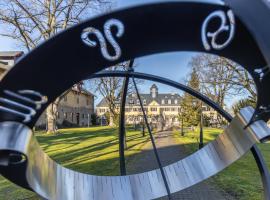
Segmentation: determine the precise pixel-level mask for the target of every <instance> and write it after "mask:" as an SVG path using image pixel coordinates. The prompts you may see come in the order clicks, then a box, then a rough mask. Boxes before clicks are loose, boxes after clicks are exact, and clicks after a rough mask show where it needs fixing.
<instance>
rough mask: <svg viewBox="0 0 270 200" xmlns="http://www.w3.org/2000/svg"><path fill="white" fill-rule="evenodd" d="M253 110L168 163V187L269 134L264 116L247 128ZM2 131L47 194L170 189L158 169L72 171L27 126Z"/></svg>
mask: <svg viewBox="0 0 270 200" xmlns="http://www.w3.org/2000/svg"><path fill="white" fill-rule="evenodd" d="M252 114H253V110H252V109H251V108H245V109H244V110H242V112H240V114H239V115H237V116H236V117H235V118H234V119H233V121H232V122H231V124H230V125H229V126H228V127H227V128H226V129H225V131H224V133H223V134H220V135H219V136H218V137H217V138H216V140H215V141H213V142H211V143H209V144H208V145H206V146H205V147H204V148H202V149H200V150H199V151H197V152H195V153H193V154H192V155H190V156H188V157H186V158H184V159H182V160H180V161H178V162H176V163H173V164H171V165H168V166H166V167H164V172H165V175H166V178H167V180H168V183H169V187H170V190H171V191H172V192H177V191H180V190H183V189H185V188H188V187H191V186H192V185H194V184H196V183H199V182H201V181H203V180H205V179H207V178H209V177H211V176H213V175H215V174H217V173H218V172H220V171H222V170H223V169H224V168H225V167H227V166H229V165H230V164H232V163H233V162H235V161H236V160H238V159H239V158H240V157H241V156H243V155H244V154H245V153H246V152H247V151H248V150H249V149H250V148H251V147H252V146H253V144H255V143H256V141H257V140H261V139H262V138H266V137H269V136H270V131H269V128H268V127H267V126H266V125H265V123H264V122H262V121H258V122H255V123H254V124H252V125H251V126H250V127H249V128H247V129H245V126H246V124H247V123H248V120H249V119H250V118H251V115H252ZM0 130H1V131H0V138H1V142H0V151H1V150H7V149H8V150H13V151H18V152H21V153H23V154H25V155H26V156H27V159H28V166H27V170H26V174H25V176H26V178H27V181H28V183H29V185H30V186H31V188H32V189H33V190H34V191H35V192H36V193H38V194H39V195H41V196H42V197H44V198H47V199H50V200H67V199H72V200H73V199H75V200H82V199H83V200H85V199H93V200H110V199H111V200H116V199H117V200H143V199H155V198H159V197H161V196H165V195H166V194H167V193H166V188H165V186H164V182H163V181H162V180H163V179H162V177H161V173H160V171H159V170H158V169H157V170H152V171H149V172H145V173H141V174H134V175H129V176H93V175H87V174H83V173H79V172H74V171H72V170H69V169H66V168H64V167H62V166H60V165H58V164H57V163H55V162H54V161H53V160H52V159H50V158H49V157H48V156H47V155H46V154H45V153H44V152H43V151H42V150H41V148H40V146H39V144H38V142H37V141H36V139H35V137H33V135H32V132H31V130H30V129H29V128H27V127H26V126H24V125H21V124H19V123H16V122H3V123H0Z"/></svg>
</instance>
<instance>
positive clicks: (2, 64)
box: [0, 61, 9, 70]
mask: <svg viewBox="0 0 270 200" xmlns="http://www.w3.org/2000/svg"><path fill="white" fill-rule="evenodd" d="M8 68H9V66H8V64H6V63H4V62H1V61H0V69H3V70H7V69H8Z"/></svg>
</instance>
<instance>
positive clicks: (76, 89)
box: [72, 87, 94, 96]
mask: <svg viewBox="0 0 270 200" xmlns="http://www.w3.org/2000/svg"><path fill="white" fill-rule="evenodd" d="M72 91H76V92H81V93H83V94H86V95H88V96H94V95H93V94H92V93H91V92H89V91H87V90H86V89H84V88H81V89H80V91H79V89H78V88H76V87H72Z"/></svg>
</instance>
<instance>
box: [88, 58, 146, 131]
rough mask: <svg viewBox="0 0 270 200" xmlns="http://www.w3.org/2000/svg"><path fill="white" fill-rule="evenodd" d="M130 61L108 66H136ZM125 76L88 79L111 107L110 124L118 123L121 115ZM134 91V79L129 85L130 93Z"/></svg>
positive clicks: (138, 81) (112, 67) (116, 67)
mask: <svg viewBox="0 0 270 200" xmlns="http://www.w3.org/2000/svg"><path fill="white" fill-rule="evenodd" d="M130 63H131V62H130V61H127V62H123V63H119V64H118V65H115V66H111V67H108V68H106V70H109V71H116V70H124V71H126V70H128V68H129V67H133V68H134V67H136V66H129V65H130ZM123 80H124V79H123V78H119V77H102V78H96V79H94V80H88V81H87V82H88V84H89V85H92V86H94V90H95V92H98V93H99V94H100V95H101V96H102V97H103V98H104V100H105V101H106V103H107V105H108V109H109V117H110V120H109V122H110V124H109V125H110V126H114V125H115V124H116V125H117V124H118V123H116V121H117V120H118V117H119V112H120V110H119V104H120V101H121V93H122V86H123ZM136 83H137V84H140V83H142V80H136ZM132 92H134V85H133V84H132V81H129V85H128V94H130V93H132Z"/></svg>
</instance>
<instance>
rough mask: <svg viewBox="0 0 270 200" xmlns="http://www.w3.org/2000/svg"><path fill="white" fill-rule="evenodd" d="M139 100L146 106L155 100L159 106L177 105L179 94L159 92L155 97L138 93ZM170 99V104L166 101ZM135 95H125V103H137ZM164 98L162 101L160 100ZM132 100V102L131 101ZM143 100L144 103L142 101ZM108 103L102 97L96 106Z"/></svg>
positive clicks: (179, 98)
mask: <svg viewBox="0 0 270 200" xmlns="http://www.w3.org/2000/svg"><path fill="white" fill-rule="evenodd" d="M140 97H141V100H142V101H143V104H144V105H146V106H148V105H149V104H150V103H151V102H153V101H156V102H157V103H158V104H159V105H161V106H179V104H180V103H179V101H180V100H181V96H180V95H179V94H172V93H163V94H162V93H161V94H158V95H157V97H155V98H152V96H151V95H150V94H140ZM169 99H170V100H171V104H169V103H168V100H169ZM175 99H177V103H176V104H175V102H174V100H175ZM137 100H138V98H137V95H134V94H130V95H128V96H127V100H126V105H134V106H135V105H138V106H139V104H138V103H137ZM162 100H164V102H162ZM131 102H133V103H131ZM144 102H145V103H144ZM107 106H108V103H107V100H106V99H105V98H103V99H102V100H101V101H100V102H99V103H98V104H97V107H107Z"/></svg>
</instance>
